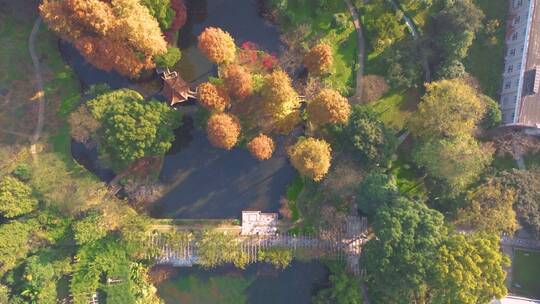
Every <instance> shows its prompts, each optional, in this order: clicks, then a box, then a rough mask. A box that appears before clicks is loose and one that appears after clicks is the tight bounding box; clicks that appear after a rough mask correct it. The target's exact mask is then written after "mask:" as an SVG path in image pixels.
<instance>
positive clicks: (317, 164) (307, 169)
mask: <svg viewBox="0 0 540 304" xmlns="http://www.w3.org/2000/svg"><path fill="white" fill-rule="evenodd" d="M331 153H332V149H331V148H330V145H329V144H328V143H327V142H326V141H324V140H321V139H315V138H306V139H300V140H298V142H296V144H295V145H294V146H292V147H291V148H290V149H289V158H290V160H291V164H292V165H293V167H295V168H296V170H298V172H300V174H302V175H304V176H307V177H309V178H311V179H313V180H314V181H316V182H318V181H320V180H321V179H322V178H323V177H324V176H325V175H326V174H327V173H328V169H330V161H331V159H332V155H331Z"/></svg>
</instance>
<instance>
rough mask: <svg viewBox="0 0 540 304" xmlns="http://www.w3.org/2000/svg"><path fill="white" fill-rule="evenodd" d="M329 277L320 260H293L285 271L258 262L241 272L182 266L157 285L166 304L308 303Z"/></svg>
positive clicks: (232, 268) (228, 269)
mask: <svg viewBox="0 0 540 304" xmlns="http://www.w3.org/2000/svg"><path fill="white" fill-rule="evenodd" d="M327 277H328V270H327V269H326V267H325V266H323V265H322V264H320V263H316V262H310V263H303V262H293V263H292V264H291V265H290V266H289V267H288V268H286V269H284V270H276V269H275V268H273V267H272V266H269V265H265V264H254V265H250V266H249V267H247V268H246V270H244V271H240V270H238V269H237V268H234V267H233V266H230V265H228V266H222V267H219V268H217V269H214V270H211V271H208V270H204V269H201V268H198V267H194V268H190V269H184V268H182V269H180V270H179V271H178V272H177V274H176V275H175V276H173V277H172V278H171V279H169V280H167V281H165V282H163V283H161V284H159V285H158V286H157V287H158V294H159V296H160V297H161V298H162V299H163V300H164V301H165V303H166V304H176V303H182V304H242V303H245V304H289V303H295V304H304V303H305V304H308V303H311V298H312V296H313V295H314V294H315V293H316V291H317V290H318V289H320V288H321V287H323V286H325V284H326V282H327Z"/></svg>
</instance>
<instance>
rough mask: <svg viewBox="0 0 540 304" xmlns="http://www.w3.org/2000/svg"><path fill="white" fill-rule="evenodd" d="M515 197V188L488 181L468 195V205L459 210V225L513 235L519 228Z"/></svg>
mask: <svg viewBox="0 0 540 304" xmlns="http://www.w3.org/2000/svg"><path fill="white" fill-rule="evenodd" d="M515 197H516V195H515V190H514V189H513V188H505V187H504V186H503V185H502V184H501V183H500V182H496V181H494V180H488V181H487V182H485V183H483V184H481V185H480V186H478V187H477V188H476V189H475V190H474V191H471V192H470V193H469V194H468V195H467V197H466V204H467V205H466V206H465V208H463V209H460V210H459V212H458V216H457V224H459V225H464V226H466V227H470V228H474V229H477V230H481V231H487V232H490V233H494V234H498V235H500V234H501V233H503V232H506V233H508V234H513V233H514V232H515V231H516V230H517V228H518V223H517V221H516V213H515V212H514V209H513V208H512V206H513V205H514V201H515Z"/></svg>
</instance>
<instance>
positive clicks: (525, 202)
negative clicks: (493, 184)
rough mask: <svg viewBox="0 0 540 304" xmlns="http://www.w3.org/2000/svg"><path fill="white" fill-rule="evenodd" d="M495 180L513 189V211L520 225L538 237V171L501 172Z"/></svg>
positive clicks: (539, 211)
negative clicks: (514, 196)
mask: <svg viewBox="0 0 540 304" xmlns="http://www.w3.org/2000/svg"><path fill="white" fill-rule="evenodd" d="M496 180H497V181H498V182H500V183H501V185H502V187H504V188H513V189H514V191H515V194H516V201H515V203H514V209H515V210H516V214H517V216H518V219H519V221H520V223H521V224H523V226H525V228H527V229H529V230H530V231H532V232H534V233H536V234H537V235H540V204H538V202H540V171H539V170H538V169H534V170H512V171H510V172H503V173H502V174H501V175H500V176H499V177H497V178H496Z"/></svg>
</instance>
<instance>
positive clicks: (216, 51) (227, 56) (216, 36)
mask: <svg viewBox="0 0 540 304" xmlns="http://www.w3.org/2000/svg"><path fill="white" fill-rule="evenodd" d="M199 49H200V50H201V52H202V53H203V54H204V55H205V56H206V57H208V59H209V60H210V61H212V62H214V63H217V64H220V63H226V62H233V61H234V59H235V58H236V45H235V44H234V39H233V37H232V36H231V35H230V34H229V33H227V32H225V31H223V30H222V29H220V28H216V27H208V28H206V29H205V30H204V31H203V32H202V33H201V34H200V35H199Z"/></svg>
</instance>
